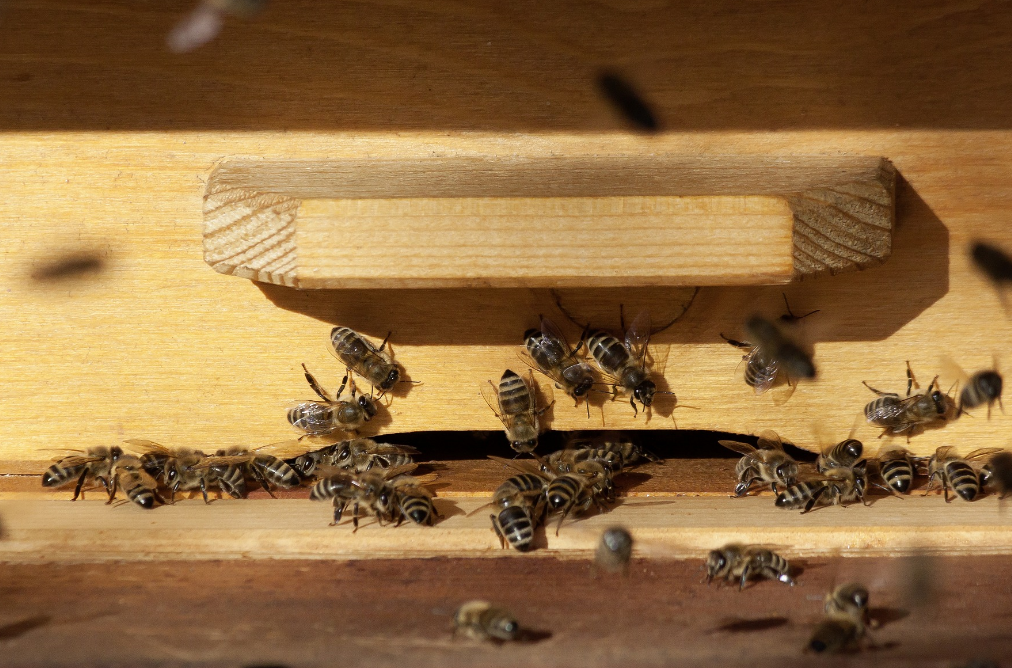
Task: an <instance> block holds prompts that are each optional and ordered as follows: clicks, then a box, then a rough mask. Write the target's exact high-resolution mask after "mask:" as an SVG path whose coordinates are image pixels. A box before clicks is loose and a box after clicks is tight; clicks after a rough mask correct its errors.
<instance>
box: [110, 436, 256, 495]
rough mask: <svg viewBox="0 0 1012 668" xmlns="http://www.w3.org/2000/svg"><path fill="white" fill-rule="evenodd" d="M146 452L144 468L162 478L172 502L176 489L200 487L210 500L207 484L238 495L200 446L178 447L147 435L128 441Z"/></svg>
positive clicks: (142, 463) (155, 476)
mask: <svg viewBox="0 0 1012 668" xmlns="http://www.w3.org/2000/svg"><path fill="white" fill-rule="evenodd" d="M125 443H127V444H128V445H132V446H133V447H135V448H137V449H138V450H140V451H141V452H143V453H144V454H143V455H142V456H141V465H142V467H143V468H144V470H145V471H146V472H147V473H148V474H149V475H151V476H152V477H153V478H155V479H156V480H161V481H162V483H163V484H164V485H165V486H166V487H168V489H169V492H170V496H169V503H173V502H174V501H175V498H176V492H180V491H189V490H194V489H199V490H200V493H201V495H202V496H203V497H204V503H210V501H209V500H208V498H207V490H208V488H210V487H212V486H215V485H217V486H218V488H219V489H221V491H222V492H224V493H226V494H228V495H229V496H233V497H234V498H239V497H238V496H235V494H236V493H237V490H236V489H235V488H233V487H231V486H230V485H229V484H228V483H227V482H226V483H225V484H222V483H221V481H220V480H219V478H218V472H217V470H215V468H213V467H210V466H208V465H207V464H206V460H207V457H208V455H206V454H204V453H203V452H202V451H200V450H192V449H190V448H177V449H175V450H171V449H169V448H167V447H165V446H164V445H160V444H158V443H155V442H154V441H148V440H145V439H129V440H127V441H125Z"/></svg>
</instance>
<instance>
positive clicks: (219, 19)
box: [165, 0, 267, 53]
mask: <svg viewBox="0 0 1012 668" xmlns="http://www.w3.org/2000/svg"><path fill="white" fill-rule="evenodd" d="M266 5H267V0H201V2H199V3H198V4H197V7H196V8H195V9H194V10H193V11H191V12H190V13H189V14H188V15H187V16H186V17H185V18H184V19H182V20H181V21H179V22H178V23H177V24H176V25H175V26H174V27H173V28H172V30H171V32H169V35H168V37H167V38H166V40H165V41H166V44H167V45H168V47H169V50H170V51H172V52H173V53H187V52H189V51H193V50H194V49H198V48H200V47H202V46H204V45H205V44H207V43H208V42H210V41H211V40H213V39H214V38H215V37H217V36H218V33H219V32H221V28H222V26H223V25H224V22H225V18H226V17H227V16H239V17H241V18H252V17H254V16H256V15H257V14H259V13H260V12H261V11H262V10H263V8H264V7H265V6H266Z"/></svg>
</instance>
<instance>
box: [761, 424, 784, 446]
mask: <svg viewBox="0 0 1012 668" xmlns="http://www.w3.org/2000/svg"><path fill="white" fill-rule="evenodd" d="M758 447H759V449H760V450H780V451H783V449H784V442H783V441H782V440H780V436H779V435H778V434H777V433H776V432H775V431H773V430H772V429H764V430H763V431H761V432H759V441H758Z"/></svg>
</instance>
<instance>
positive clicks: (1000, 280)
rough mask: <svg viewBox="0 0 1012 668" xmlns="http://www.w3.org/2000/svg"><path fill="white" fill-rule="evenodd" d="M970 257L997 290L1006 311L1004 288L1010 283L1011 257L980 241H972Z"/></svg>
mask: <svg viewBox="0 0 1012 668" xmlns="http://www.w3.org/2000/svg"><path fill="white" fill-rule="evenodd" d="M970 257H971V259H972V260H973V264H974V265H975V266H976V267H977V270H978V271H980V272H981V273H982V274H984V275H985V276H986V277H987V278H988V280H990V281H991V283H993V284H994V287H995V289H996V290H997V291H998V298H999V299H1001V303H1002V306H1003V307H1004V308H1005V311H1006V313H1007V312H1008V310H1009V308H1008V302H1007V300H1006V297H1005V291H1004V288H1005V287H1006V286H1007V285H1008V284H1009V283H1012V258H1009V256H1008V255H1006V254H1005V252H1004V251H1002V250H1001V249H999V248H997V247H996V246H992V245H991V244H988V243H984V242H982V241H977V242H974V244H973V246H972V248H971V249H970Z"/></svg>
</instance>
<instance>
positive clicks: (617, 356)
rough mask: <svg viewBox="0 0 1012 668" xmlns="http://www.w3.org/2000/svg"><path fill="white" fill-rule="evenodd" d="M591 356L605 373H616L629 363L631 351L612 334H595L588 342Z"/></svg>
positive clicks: (598, 332) (597, 332) (599, 332)
mask: <svg viewBox="0 0 1012 668" xmlns="http://www.w3.org/2000/svg"><path fill="white" fill-rule="evenodd" d="M587 347H588V348H589V349H590V354H591V356H592V357H593V358H594V360H595V361H597V363H598V365H599V366H600V367H601V368H602V369H604V370H605V371H608V372H611V373H614V372H616V371H618V370H619V369H622V368H623V367H625V366H626V365H627V364H628V363H629V351H628V350H626V349H625V346H624V345H622V342H621V341H619V340H618V339H616V338H615V337H614V336H612V335H611V334H608V333H606V332H602V331H596V332H593V333H592V334H591V335H590V338H589V339H588V340H587Z"/></svg>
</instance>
